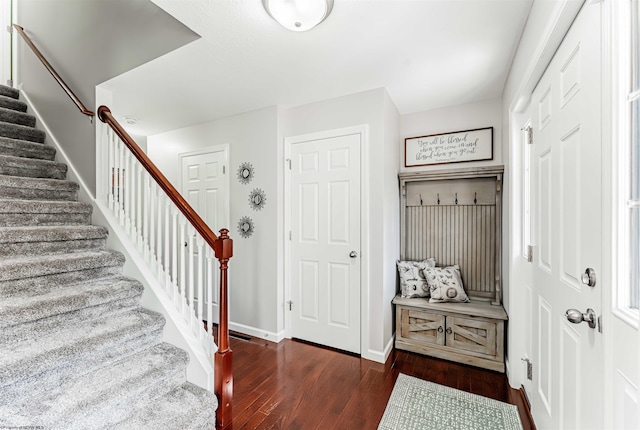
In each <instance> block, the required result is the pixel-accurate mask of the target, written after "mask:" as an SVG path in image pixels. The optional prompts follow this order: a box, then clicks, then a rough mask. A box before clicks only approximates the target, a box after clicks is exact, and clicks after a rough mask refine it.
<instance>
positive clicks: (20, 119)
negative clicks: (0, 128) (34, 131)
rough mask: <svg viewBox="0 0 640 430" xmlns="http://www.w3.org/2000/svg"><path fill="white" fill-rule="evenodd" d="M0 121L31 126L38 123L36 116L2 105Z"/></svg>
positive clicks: (0, 107)
mask: <svg viewBox="0 0 640 430" xmlns="http://www.w3.org/2000/svg"><path fill="white" fill-rule="evenodd" d="M0 121H3V122H8V123H11V124H19V125H24V126H27V127H31V128H33V127H35V125H36V117H35V116H33V115H31V114H28V113H26V112H20V111H17V110H14V109H10V108H6V107H2V106H0Z"/></svg>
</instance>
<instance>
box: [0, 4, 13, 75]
mask: <svg viewBox="0 0 640 430" xmlns="http://www.w3.org/2000/svg"><path fill="white" fill-rule="evenodd" d="M9 25H11V0H0V29H2V30H3V31H0V52H1V53H2V55H0V84H2V85H7V82H8V81H9V80H10V79H11V56H10V52H11V34H10V33H9V32H7V31H4V29H5V28H6V27H7V26H9Z"/></svg>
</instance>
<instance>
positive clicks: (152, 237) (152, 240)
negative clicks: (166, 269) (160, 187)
mask: <svg viewBox="0 0 640 430" xmlns="http://www.w3.org/2000/svg"><path fill="white" fill-rule="evenodd" d="M156 188H157V187H156V183H155V181H153V180H150V184H149V238H148V240H149V261H148V263H149V267H150V268H151V270H152V271H153V270H154V268H155V264H156V229H155V225H156V216H155V215H156V211H155V210H154V208H155V207H156V204H157V201H156V200H157V199H156V196H157V194H156Z"/></svg>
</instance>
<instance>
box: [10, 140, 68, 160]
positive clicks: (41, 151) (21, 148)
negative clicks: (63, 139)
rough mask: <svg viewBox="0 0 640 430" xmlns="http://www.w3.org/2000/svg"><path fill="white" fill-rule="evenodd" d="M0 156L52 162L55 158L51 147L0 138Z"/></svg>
mask: <svg viewBox="0 0 640 430" xmlns="http://www.w3.org/2000/svg"><path fill="white" fill-rule="evenodd" d="M0 154H2V155H8V156H11V157H22V158H34V159H38V160H48V161H53V159H54V158H55V156H56V151H55V149H54V148H53V147H51V146H45V145H43V144H42V143H33V142H25V141H22V140H15V139H5V138H1V137H0Z"/></svg>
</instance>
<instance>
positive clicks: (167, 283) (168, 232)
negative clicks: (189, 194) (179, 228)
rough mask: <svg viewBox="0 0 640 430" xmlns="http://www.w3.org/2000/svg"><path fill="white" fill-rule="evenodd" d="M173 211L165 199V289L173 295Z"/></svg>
mask: <svg viewBox="0 0 640 430" xmlns="http://www.w3.org/2000/svg"><path fill="white" fill-rule="evenodd" d="M170 211H171V205H170V202H169V199H168V198H165V199H164V289H165V291H166V292H167V293H169V297H171V295H170V292H171V275H170V266H169V258H170V254H169V252H170V244H171V224H170V221H169V220H170V218H169V212H170ZM174 243H175V242H174Z"/></svg>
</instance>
